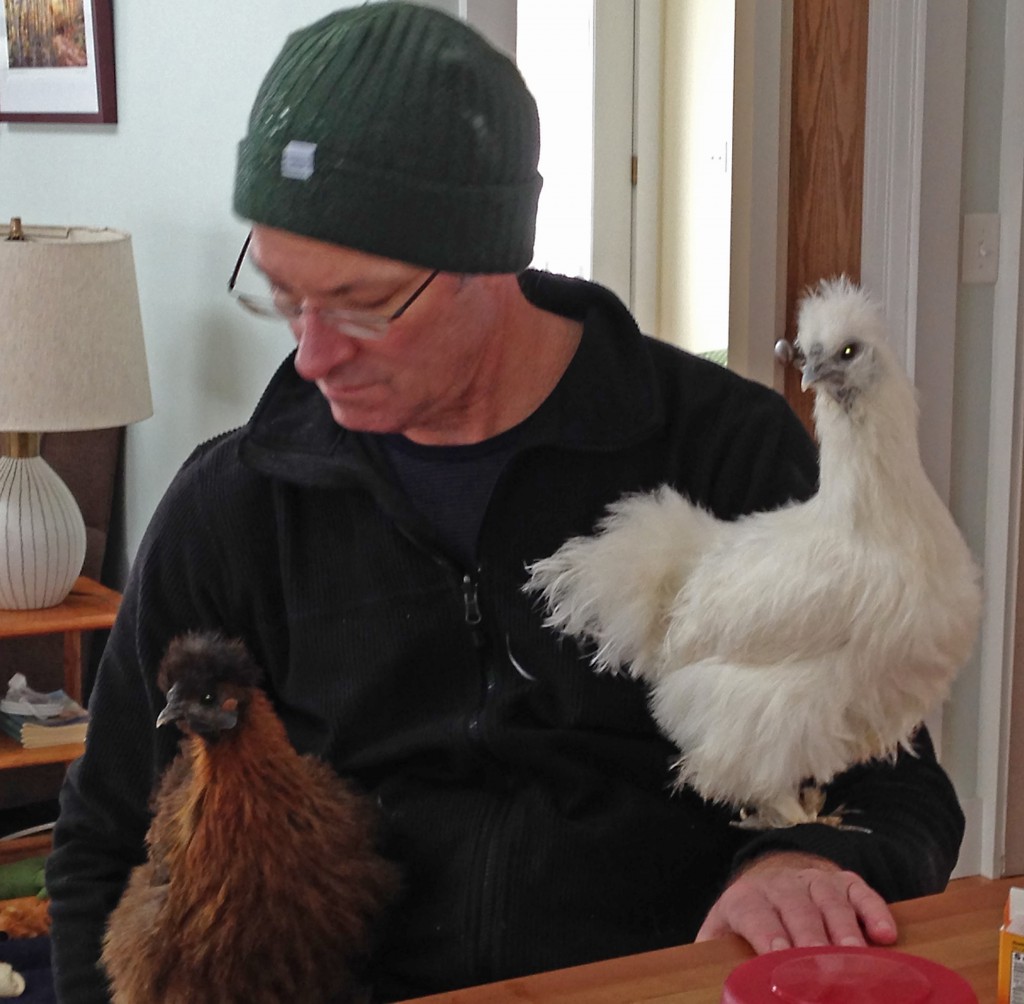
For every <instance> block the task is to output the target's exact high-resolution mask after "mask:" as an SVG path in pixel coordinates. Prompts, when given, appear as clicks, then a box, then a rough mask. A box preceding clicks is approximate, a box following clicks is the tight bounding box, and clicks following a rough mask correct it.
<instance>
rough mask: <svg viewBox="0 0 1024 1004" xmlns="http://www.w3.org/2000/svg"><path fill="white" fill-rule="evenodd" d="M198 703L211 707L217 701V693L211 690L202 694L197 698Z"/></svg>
mask: <svg viewBox="0 0 1024 1004" xmlns="http://www.w3.org/2000/svg"><path fill="white" fill-rule="evenodd" d="M199 703H200V704H201V705H202V706H203V707H204V708H209V707H212V706H213V705H214V704H216V703H217V695H216V694H215V693H213V691H212V690H211V691H210V692H209V693H207V694H203V696H202V697H200V698H199Z"/></svg>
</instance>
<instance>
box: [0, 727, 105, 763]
mask: <svg viewBox="0 0 1024 1004" xmlns="http://www.w3.org/2000/svg"><path fill="white" fill-rule="evenodd" d="M84 750H85V743H63V744H62V745H60V746H44V747H40V748H39V749H31V750H27V749H25V747H24V746H22V745H21V743H19V742H18V741H17V740H15V739H12V738H11V737H10V736H6V735H0V770H10V769H11V768H13V767H35V766H37V765H38V764H43V763H71V761H72V760H74V759H76V758H78V757H80V756H81V755H82V752H83V751H84Z"/></svg>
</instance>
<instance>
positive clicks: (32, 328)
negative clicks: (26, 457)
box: [0, 226, 153, 432]
mask: <svg viewBox="0 0 1024 1004" xmlns="http://www.w3.org/2000/svg"><path fill="white" fill-rule="evenodd" d="M23 234H24V239H22V240H3V239H0V431H4V432H63V431H66V430H73V429H103V428H110V427H113V426H118V425H127V424H128V423H129V422H137V421H139V420H141V419H143V418H148V417H149V416H150V415H152V414H153V403H152V398H151V396H150V389H149V375H148V371H147V369H146V349H145V343H144V342H143V338H142V318H141V315H140V312H139V294H138V289H137V287H136V283H135V265H134V261H133V258H132V244H131V237H130V236H129V235H128V234H126V233H123V232H121V231H118V230H109V229H95V228H88V227H69V228H64V227H61V228H57V227H30V226H26V227H25V228H24V230H23Z"/></svg>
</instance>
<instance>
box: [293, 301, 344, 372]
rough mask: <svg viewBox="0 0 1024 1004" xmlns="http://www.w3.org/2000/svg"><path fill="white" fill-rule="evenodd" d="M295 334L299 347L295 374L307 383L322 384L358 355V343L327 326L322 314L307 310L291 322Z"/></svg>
mask: <svg viewBox="0 0 1024 1004" xmlns="http://www.w3.org/2000/svg"><path fill="white" fill-rule="evenodd" d="M291 326H292V334H294V335H295V341H296V342H297V343H298V349H297V350H296V352H295V371H296V372H297V373H298V374H299V376H300V377H302V378H303V379H304V380H319V379H321V378H322V377H325V376H326V375H327V374H328V373H329V372H330V371H331V370H332V369H334V368H335V367H336V366H339V365H340V364H342V363H345V362H348V360H349V359H351V358H352V357H353V356H354V355H355V354H356V352H357V351H358V349H357V347H356V339H354V338H351V337H350V336H348V335H345V334H343V333H342V332H340V331H339V330H338V329H337V328H334V327H331V325H329V324H325V323H324V322H323V320H322V319H321V317H320V312H319V311H318V310H317V309H316V308H315V307H312V308H306V309H305V310H303V311H302V313H301V314H300V315H299V316H298V317H297V318H296V319H295V320H294V321H292V322H291Z"/></svg>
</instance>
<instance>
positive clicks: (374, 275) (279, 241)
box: [250, 226, 421, 294]
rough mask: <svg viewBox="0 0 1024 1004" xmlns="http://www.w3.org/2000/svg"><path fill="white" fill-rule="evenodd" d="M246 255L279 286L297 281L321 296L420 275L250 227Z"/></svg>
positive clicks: (390, 262)
mask: <svg viewBox="0 0 1024 1004" xmlns="http://www.w3.org/2000/svg"><path fill="white" fill-rule="evenodd" d="M250 252H251V254H252V259H253V264H254V265H255V266H256V267H257V268H258V269H259V270H260V271H261V272H263V273H264V274H265V275H267V276H268V277H269V278H271V279H274V280H279V281H281V282H283V283H292V282H297V281H299V280H301V281H302V282H303V283H308V284H310V285H313V286H315V287H317V288H318V289H320V290H321V291H322V292H324V293H338V294H342V293H344V292H346V291H348V290H350V289H352V288H354V287H356V286H364V285H367V284H370V283H380V284H381V285H384V284H387V283H393V282H402V281H405V280H406V279H407V278H408V277H409V275H410V274H411V273H413V272H417V271H421V269H420V268H418V267H417V266H415V265H410V264H408V263H406V262H400V261H396V260H394V259H391V258H382V257H381V256H379V255H374V254H369V253H368V252H365V251H359V250H358V249H356V248H348V247H343V246H342V245H339V244H330V243H328V242H326V241H319V240H316V239H314V238H312V237H306V236H304V235H302V234H295V233H291V232H289V231H287V230H279V229H276V228H273V227H263V226H254V227H253V232H252V243H251V245H250Z"/></svg>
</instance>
